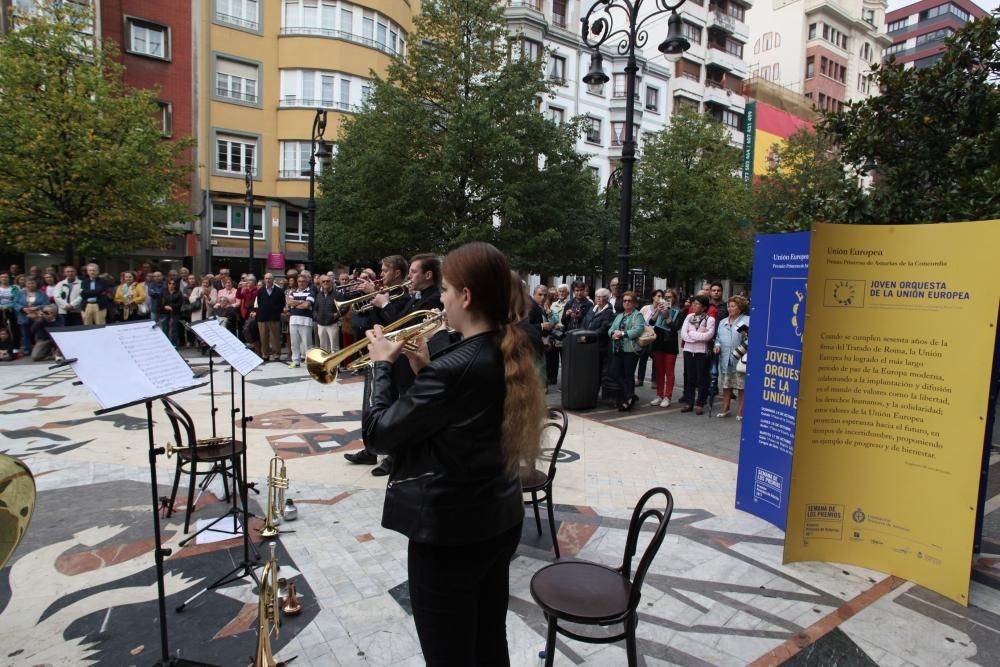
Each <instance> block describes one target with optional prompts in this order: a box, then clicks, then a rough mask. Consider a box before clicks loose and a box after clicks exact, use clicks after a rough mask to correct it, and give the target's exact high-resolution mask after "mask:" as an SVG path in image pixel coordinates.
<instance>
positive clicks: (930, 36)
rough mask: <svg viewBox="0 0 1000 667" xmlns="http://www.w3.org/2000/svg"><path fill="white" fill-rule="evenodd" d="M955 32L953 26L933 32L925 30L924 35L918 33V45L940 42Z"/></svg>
mask: <svg viewBox="0 0 1000 667" xmlns="http://www.w3.org/2000/svg"><path fill="white" fill-rule="evenodd" d="M953 32H955V31H954V30H952V29H951V28H941V29H940V30H935V31H933V32H925V33H924V34H922V35H917V44H916V45H917V46H920V45H921V44H927V43H928V42H940V41H941V40H943V39H944V38H945V37H947V36H948V35H950V34H952V33H953Z"/></svg>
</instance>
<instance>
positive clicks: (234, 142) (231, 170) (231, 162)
mask: <svg viewBox="0 0 1000 667" xmlns="http://www.w3.org/2000/svg"><path fill="white" fill-rule="evenodd" d="M256 153H257V140H256V139H251V138H248V137H236V136H229V135H223V134H220V135H219V136H218V137H217V138H216V140H215V170H216V171H218V172H220V173H223V174H236V175H239V176H243V174H244V173H245V172H246V170H247V168H248V167H249V168H250V170H251V172H252V173H253V174H255V175H256V174H257V164H256V161H255V159H254V156H255V154H256Z"/></svg>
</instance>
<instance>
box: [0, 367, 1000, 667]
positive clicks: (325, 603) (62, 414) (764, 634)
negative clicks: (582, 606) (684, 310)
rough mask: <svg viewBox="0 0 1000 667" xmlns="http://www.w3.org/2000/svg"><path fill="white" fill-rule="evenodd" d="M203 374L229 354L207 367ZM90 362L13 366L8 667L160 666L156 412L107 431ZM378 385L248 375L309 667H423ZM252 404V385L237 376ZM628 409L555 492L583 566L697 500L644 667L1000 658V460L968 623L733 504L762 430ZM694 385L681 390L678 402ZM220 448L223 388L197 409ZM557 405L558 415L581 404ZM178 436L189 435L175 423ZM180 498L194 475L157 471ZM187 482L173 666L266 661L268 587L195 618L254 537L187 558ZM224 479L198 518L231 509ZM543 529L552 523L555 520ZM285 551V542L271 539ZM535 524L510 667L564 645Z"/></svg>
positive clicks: (8, 427) (644, 634) (4, 610)
mask: <svg viewBox="0 0 1000 667" xmlns="http://www.w3.org/2000/svg"><path fill="white" fill-rule="evenodd" d="M188 360H189V361H190V362H191V364H192V365H193V366H194V367H195V368H196V369H203V368H206V367H207V366H206V359H205V358H204V357H199V356H188ZM215 377H216V387H215V389H216V401H217V406H218V407H219V408H220V410H219V412H218V414H217V430H218V431H219V433H220V435H225V434H228V431H229V422H228V417H229V410H230V400H231V394H230V380H229V374H228V370H227V368H222V369H219V368H216V373H215ZM75 379H76V378H75V376H74V374H73V372H72V371H71V370H69V369H65V368H63V369H56V370H51V369H49V367H48V365H44V364H38V363H35V364H32V363H30V362H17V363H10V364H4V365H2V366H0V452H6V453H9V454H12V455H15V456H17V457H19V458H21V459H22V460H23V461H24V462H25V463H26V464H27V465H28V466H29V467H30V468H31V470H32V471H33V473H34V475H35V479H36V482H37V485H38V498H37V504H36V507H35V512H34V517H33V519H32V522H31V526H30V528H29V531H28V533H27V535H26V537H25V539H24V541H23V542H22V544H21V545H20V547H19V548H18V550H17V551H16V552H15V554H14V556H13V558H12V559H11V562H10V563H9V564H8V565H7V567H5V568H4V569H3V570H2V571H0V665H73V666H77V665H109V666H115V667H117V666H121V665H151V664H153V663H154V662H155V661H156V660H157V659H158V658H159V657H160V643H159V622H160V619H159V618H158V616H159V613H158V608H157V603H156V579H155V576H154V575H155V569H154V561H153V556H152V549H153V537H152V536H153V521H152V509H151V502H152V501H151V489H150V484H151V481H150V471H149V464H148V455H147V447H148V446H147V432H146V421H145V410H144V408H142V407H135V408H129V409H125V410H122V411H120V412H114V413H110V414H106V415H102V416H95V414H94V412H95V410H96V409H97V407H98V406H97V404H96V402H95V401H94V400H93V398H92V397H91V395H90V394H89V393H88V391H87V390H86V389H85V388H84V387H82V386H79V385H75V384H74V380H75ZM362 387H363V384H362V382H361V381H360V378H354V377H349V378H343V379H341V380H339V381H338V382H337V383H335V384H333V385H320V384H318V383H316V382H314V381H312V380H311V379H310V378H309V376H308V375H307V374H306V372H305V370H304V369H301V368H300V369H294V370H293V369H288V368H286V367H285V365H284V364H266V365H264V366H263V367H261V369H259V370H257V371H255V372H254V373H252V374H251V375H250V376H249V377H248V378H247V383H246V388H247V397H246V406H247V413H248V414H250V415H252V416H253V420H252V422H251V423H250V425H249V429H248V451H249V454H248V466H249V477H250V479H251V480H254V481H257V482H258V486H259V488H261V489H262V492H261V494H260V495H256V496H252V498H251V511H253V512H255V513H256V515H257V516H260V515H262V514H263V512H262V506H263V505H264V504H266V486H265V484H264V479H265V477H266V475H267V472H268V465H269V461H270V459H271V457H273V456H275V455H279V456H281V457H283V458H284V459H285V461H286V465H287V469H288V477H289V479H290V488H289V490H288V496H289V497H291V498H293V499H294V500H295V502H296V504H297V505H298V508H299V518H298V520H297V521H295V522H288V523H285V524H283V525H281V526H280V527H281V528H282V529H283V530H285V531H288V532H285V533H283V534H282V535H280V537H279V539H277V540H276V541H275V542H276V543H277V550H276V551H277V557H278V560H279V563H280V564H281V571H280V576H282V577H285V578H286V579H288V580H290V581H294V582H295V583H296V587H297V590H298V593H299V596H300V598H301V602H302V605H303V610H302V612H301V613H300V614H299V615H297V616H293V617H285V618H283V621H282V627H281V632H280V636H279V637H277V638H276V639H274V640H273V646H274V649H275V652H276V655H277V657H278V658H279V659H288V658H291V657H292V656H295V657H296V659H295V661H294V662H293V663H292V664H293V665H294V667H320V666H323V667H327V666H336V665H345V666H346V665H385V666H399V667H403V666H411V665H412V666H416V665H422V664H423V660H422V658H421V654H420V645H419V642H418V641H417V637H416V632H415V629H414V626H413V622H412V619H411V615H410V609H409V601H408V594H407V583H406V540H405V538H403V537H402V536H401V535H399V534H397V533H394V532H390V531H387V530H385V529H383V528H382V527H381V526H380V517H381V509H382V500H383V495H384V487H385V481H384V480H385V478H375V477H372V476H371V475H370V470H371V468H369V467H367V466H355V465H351V464H349V463H347V462H346V461H345V460H344V458H343V456H342V454H343V453H345V452H350V451H355V450H357V449H358V448H360V447H361V442H360V403H361V394H362ZM236 388H237V395H238V392H239V382H238V380H237V383H236ZM638 391H639V395H640V398H641V399H643V401H642V402H641V403H640V405H641V406H642V407H640V408H637V411H636V412H634V413H628V414H623V413H620V412H618V411H617V410H615V409H614V408H613V407H611V406H609V405H607V406H606V405H602V406H599V407H598V408H597V409H594V410H590V411H585V412H579V413H577V412H573V413H570V421H569V431H568V435H567V437H566V441H565V445H564V448H563V451H562V454H561V456H560V461H559V465H558V474H557V477H556V483H555V491H554V496H555V499H556V502H557V506H556V521H557V535H558V539H559V542H560V545H561V549H562V556H563V558H582V559H587V560H593V561H598V562H601V563H605V564H609V565H614V566H617V565H618V564H619V563H620V560H621V556H622V551H623V548H624V542H625V533H626V529H627V525H628V518H629V516H630V513H631V509H632V507H633V506H634V503H635V502H636V500H637V499H638V498H639V497H640V496H641V495H642V493H643V492H644V491H645V490H647V489H649V488H650V487H654V486H665V487H667V488H669V489H670V490H671V491H672V493H673V494H674V497H675V500H676V509H675V511H674V515H673V520H672V521H671V523H670V527H669V529H668V532H667V538H666V540H665V541H664V543H663V546H662V548H661V550H660V552H659V555H658V557H657V558H656V560H655V561H654V562H653V565H652V567H651V570H650V573H649V575H648V577H647V579H646V584H645V587H644V589H643V595H642V601H641V603H640V604H641V614H640V622H639V627H638V636H639V642H638V647H639V653H640V664H644V665H649V666H654V665H692V666H695V665H744V664H755V665H776V664H791V665H832V664H837V665H872V664H878V665H890V666H892V665H911V664H912V665H929V666H935V667H936V666H940V665H997V664H1000V537H998V536H1000V525H998V524H1000V455H994V456H993V457H992V460H991V464H992V472H993V473H994V474H991V476H990V499H989V500H988V502H987V512H989V514H988V515H987V539H986V540H985V542H984V548H983V553H982V554H981V555H978V556H976V557H974V558H973V561H974V574H973V579H974V580H973V583H972V589H971V594H970V601H971V604H970V606H969V607H968V608H963V607H960V606H958V605H956V604H955V603H953V602H951V601H950V600H947V599H946V598H944V597H942V596H941V595H938V594H936V593H933V592H931V591H929V590H927V589H924V588H922V587H919V586H916V585H913V584H911V583H909V582H905V581H902V580H900V579H897V578H895V577H892V576H889V575H886V574H884V573H881V572H876V571H872V570H866V569H864V568H860V567H855V566H848V565H841V564H835V563H816V562H808V563H793V564H789V565H783V564H782V563H781V553H782V541H783V534H782V532H781V531H779V530H777V529H776V528H774V527H772V526H770V525H769V524H767V523H765V522H764V521H762V520H759V519H757V518H755V517H753V516H751V515H749V514H746V513H744V512H741V511H738V510H736V509H735V507H734V497H735V487H736V468H737V465H736V460H737V457H738V449H739V428H740V424H739V423H738V422H737V421H736V420H735V419H716V418H714V417H709V416H708V415H706V416H695V415H693V414H681V413H680V412H679V411H678V408H677V407H676V406H671V407H670V408H666V409H663V408H652V407H647V406H646V405H645V403H646V402H648V400H649V399H650V398H651V397H652V394H651V391H650V389H649V387H648V385H647V386H645V387H642V388H641V389H639V390H638ZM678 395H679V392H678V393H677V394H675V397H676V396H678ZM175 398H176V399H177V400H178V401H179V402H180V403H181V405H183V406H184V407H185V408H186V409H187V410H188V411H189V412H191V414H192V415H193V416H194V418H195V421H196V424H197V426H198V429H199V436H200V437H205V436H208V435H211V423H212V422H211V412H210V396H209V391H208V387H204V388H199V389H195V390H192V391H188V392H186V393H182V394H179V395H177V396H176V397H175ZM548 398H549V399H550V401H551V402H553V403H556V404H557V403H558V401H559V393H558V391H553V392H550V394H549V395H548ZM154 418H155V421H156V430H155V436H156V441H157V443H158V444H161V445H162V444H164V443H166V442H167V441H168V440H172V439H173V438H172V435H171V434H170V433H169V432H168V431H169V429H168V427H167V421H166V419H165V417H164V414H163V410H162V408H161V407H160V406H159V405H157V406H155V408H154ZM157 465H158V472H159V475H158V483H159V488H158V490H157V495H158V496H165V495H169V493H170V485H171V482H172V480H173V472H174V465H175V459H172V458H171V459H168V458H166V457H159V459H158V463H157ZM185 484H186V482H184V481H182V484H181V486H182V489H181V493H180V494H179V499H178V502H177V506H179V507H181V511H180V512H179V513H177V514H175V515H174V516H173V517H171V518H169V519H164V522H163V532H164V539H165V546H167V547H170V548H172V549H173V553H172V555H171V556H170V557H169V558H168V559H167V561H166V573H167V574H166V590H167V594H168V596H169V597H168V600H167V610H168V611H167V618H166V619H165V620H166V622H167V624H168V628H169V646H170V653H171V655H178V654H179V655H180V656H181V657H184V658H189V659H192V660H201V661H205V662H208V663H213V664H217V665H226V666H227V667H228V666H240V667H242V666H243V665H246V664H247V662H248V660H249V659H250V657H251V656H252V654H253V652H254V648H255V646H256V632H255V629H256V618H257V595H256V593H255V591H254V589H253V585H252V582H251V581H250V580H249V578H244V579H241V580H238V581H236V582H234V584H233V585H231V586H228V587H224V588H220V589H215V590H211V591H209V592H207V593H205V594H203V595H201V596H199V597H198V598H197V599H196V600H195V601H193V602H192V603H191V604H189V605H188V606H187V608H186V609H185V610H184V611H183V613H177V612H175V611H174V609H175V607H177V606H178V605H179V604H180V603H181V602H182V601H184V600H186V599H188V598H190V597H191V596H192V595H194V594H195V593H196V592H198V591H199V590H201V589H202V588H204V587H205V586H206V585H208V584H209V583H211V582H213V581H214V580H216V579H218V578H219V577H220V576H222V575H224V574H225V573H226V572H228V571H230V570H231V569H233V568H234V567H236V566H237V565H238V564H239V562H240V561H241V559H242V558H243V547H242V540H240V539H232V538H230V539H222V540H221V541H215V542H208V543H198V544H195V543H192V544H190V545H189V546H186V547H182V548H181V547H178V542H179V541H180V540H181V539H183V538H184V535H183V533H182V531H183V523H184V512H183V505H184V504H185V501H186V489H185ZM222 496H223V490H222V485H221V482H218V481H216V482H215V483H213V484H212V485H211V487H210V488H209V491H208V492H207V493H205V494H203V495H202V496H201V497H200V499H199V500H198V502H197V505H196V511H195V513H194V515H193V518H192V521H193V522H194V521H195V520H198V519H214V518H216V517H219V516H222V515H223V514H225V512H226V505H225V504H224V503H223V502H222ZM543 516H544V515H543ZM259 523H260V521H259V520H258V519H254V520H252V521H251V529H252V531H251V532H252V534H253V542H254V543H255V547H256V548H257V549H259V550H260V551H261V553H262V554H266V553H267V546H266V542H264V541H262V540H261V539H260V537H259V536H258V535H257V534H256V531H255V530H253V529H255V528H257V527H258V526H259ZM543 528H544V529H543V535H542V536H541V537H539V536H538V534H537V532H536V530H535V525H534V521H533V519H529V520H527V521H526V522H525V526H524V531H523V536H522V540H521V545H520V547H519V549H518V552H517V555H516V557H515V559H514V560H513V562H512V563H511V582H510V584H511V598H510V612H509V614H508V623H507V627H508V636H509V644H510V652H511V662H512V664H513V665H515V666H516V667H532V666H534V665H535V664H536V662H537V654H538V651H539V650H540V649H541V648H543V646H544V643H545V624H544V619H543V618H542V614H541V612H540V610H539V609H538V607H537V606H536V605H535V604H534V602H533V601H532V598H531V595H530V593H529V581H530V579H531V576H532V575H533V574H534V573H535V572H536V571H537V570H538V569H539V568H540V567H542V566H544V565H546V564H547V563H550V562H552V561H553V560H554V554H553V551H552V548H551V539H550V536H549V531H548V527H547V526H546V525H545V523H544V521H543ZM557 648H558V655H557V656H556V660H555V663H556V664H557V665H595V666H596V665H601V666H609V667H618V666H621V665H624V664H625V662H626V661H625V650H624V644H610V645H592V644H582V643H578V642H574V641H565V642H563V641H560V643H559V644H558V646H557Z"/></svg>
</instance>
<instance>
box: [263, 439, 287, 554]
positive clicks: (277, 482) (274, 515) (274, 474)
mask: <svg viewBox="0 0 1000 667" xmlns="http://www.w3.org/2000/svg"><path fill="white" fill-rule="evenodd" d="M287 488H288V469H287V468H286V467H285V459H283V458H281V457H280V456H275V457H274V458H273V459H271V471H270V474H269V475H268V476H267V520H266V521H265V522H264V527H263V528H261V529H260V534H261V537H274V536H276V535H277V534H278V533H279V532H281V531H279V530H278V529H277V527H276V525H277V523H280V519H279V518H278V515H279V514H280V513H281V512H282V510H283V509H284V507H285V489H287Z"/></svg>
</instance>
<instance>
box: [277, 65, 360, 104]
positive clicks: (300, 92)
mask: <svg viewBox="0 0 1000 667" xmlns="http://www.w3.org/2000/svg"><path fill="white" fill-rule="evenodd" d="M280 78H281V98H280V100H279V103H278V105H279V106H280V107H283V108H311V109H315V108H317V107H322V108H326V109H334V110H337V111H347V112H354V111H357V106H356V105H355V104H354V103H353V101H352V99H351V96H352V95H354V94H355V93H354V90H355V88H354V83H355V82H358V83H360V84H361V86H362V87H364V86H367V87H369V88H370V87H371V82H370V81H369V80H368V79H357V78H355V77H353V76H350V75H347V74H344V73H342V72H337V71H333V70H314V69H283V70H281V75H280ZM345 92H346V93H347V98H346V99H345V98H344V93H345Z"/></svg>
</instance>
